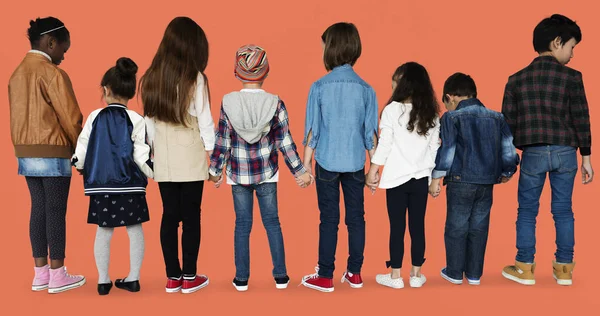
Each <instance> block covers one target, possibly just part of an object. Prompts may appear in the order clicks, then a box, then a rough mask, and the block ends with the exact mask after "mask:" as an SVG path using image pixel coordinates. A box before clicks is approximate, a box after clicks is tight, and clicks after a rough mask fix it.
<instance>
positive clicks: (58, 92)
mask: <svg viewBox="0 0 600 316" xmlns="http://www.w3.org/2000/svg"><path fill="white" fill-rule="evenodd" d="M8 99H9V104H10V132H11V138H12V142H13V145H14V147H15V155H16V156H17V157H20V158H24V157H32V158H71V156H72V155H73V152H74V149H75V146H76V145H77V138H78V137H79V133H80V132H81V129H82V127H81V123H82V120H83V116H82V114H81V111H80V110H79V105H78V104H77V100H76V99H75V93H74V92H73V86H72V85H71V80H70V79H69V76H68V75H67V74H66V73H65V72H64V71H63V70H62V69H60V68H58V67H56V66H55V65H54V64H53V63H52V62H51V61H50V60H49V59H48V58H47V57H46V56H44V55H42V54H38V53H33V52H29V53H28V54H27V55H26V56H25V58H24V59H23V61H22V62H21V64H20V65H19V66H18V67H17V69H16V70H15V72H14V73H13V75H12V76H11V77H10V81H9V83H8Z"/></svg>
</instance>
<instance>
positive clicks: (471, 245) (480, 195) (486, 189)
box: [444, 182, 494, 280]
mask: <svg viewBox="0 0 600 316" xmlns="http://www.w3.org/2000/svg"><path fill="white" fill-rule="evenodd" d="M493 193H494V186H493V185H491V184H490V185H482V184H469V183H463V182H449V183H448V187H447V189H446V199H447V208H448V214H447V216H446V228H445V232H444V242H445V244H446V274H447V275H448V276H449V277H451V278H453V279H456V280H462V279H463V273H464V275H466V277H467V278H469V279H472V280H473V279H479V278H481V276H482V275H483V262H484V258H485V248H486V246H487V240H488V231H489V227H490V210H491V209H492V202H493V196H494V195H493Z"/></svg>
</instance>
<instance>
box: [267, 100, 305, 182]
mask: <svg viewBox="0 0 600 316" xmlns="http://www.w3.org/2000/svg"><path fill="white" fill-rule="evenodd" d="M273 131H274V132H275V145H276V146H277V148H278V149H279V151H281V154H282V155H283V158H284V160H285V164H286V165H287V167H288V168H289V169H290V171H291V172H292V174H293V175H294V177H296V178H300V179H301V180H302V181H303V182H304V183H305V184H306V183H310V174H309V173H308V172H307V170H306V168H304V165H303V164H302V160H301V159H300V155H298V151H297V150H296V143H294V139H293V138H292V133H291V132H290V126H289V119H288V114H287V110H286V108H285V104H284V103H283V101H281V100H280V101H279V104H278V106H277V112H276V113H275V117H274V119H273Z"/></svg>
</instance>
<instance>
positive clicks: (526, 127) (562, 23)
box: [502, 14, 594, 285]
mask: <svg viewBox="0 0 600 316" xmlns="http://www.w3.org/2000/svg"><path fill="white" fill-rule="evenodd" d="M579 42H581V29H580V28H579V26H578V25H577V24H576V23H575V22H573V21H572V20H571V19H569V18H567V17H565V16H562V15H559V14H555V15H552V16H551V17H549V18H546V19H544V20H543V21H541V22H540V23H539V24H538V25H537V27H536V28H535V30H534V32H533V46H534V49H535V50H536V51H537V52H538V53H539V56H538V57H537V58H535V59H534V60H533V62H532V63H531V64H530V65H528V66H527V67H525V68H524V69H522V70H521V71H519V72H517V73H516V74H514V75H512V76H511V77H510V78H509V79H508V83H507V84H506V89H505V91H504V101H503V102H502V113H504V116H505V117H506V121H507V122H508V125H509V126H510V129H511V131H512V132H513V134H514V136H515V141H514V143H515V146H517V148H519V149H521V150H523V162H522V164H521V173H520V176H519V211H518V216H517V249H518V252H517V256H516V263H515V264H514V265H510V266H507V267H505V268H504V270H503V271H502V275H504V277H506V278H507V279H509V280H512V281H515V282H517V283H520V284H524V285H533V284H535V277H534V270H535V260H534V256H535V243H536V239H535V222H536V217H537V215H538V211H539V207H540V204H539V201H540V195H541V194H542V189H543V187H544V183H545V182H546V175H547V174H548V175H549V178H550V184H551V188H552V215H553V218H554V224H555V227H556V246H557V250H556V260H555V261H554V262H553V264H552V265H553V270H554V278H555V279H556V282H557V283H558V284H559V285H571V284H572V283H573V278H572V273H573V268H574V266H575V263H574V262H573V248H574V246H575V228H574V219H573V209H572V204H573V186H574V184H575V176H576V175H577V148H579V153H580V154H581V156H582V164H581V176H582V181H583V184H589V183H591V182H592V179H593V177H594V170H593V169H592V164H591V157H592V155H591V154H592V151H591V146H592V136H591V135H592V134H591V131H590V114H589V109H588V104H587V100H586V96H585V89H584V87H583V79H582V77H581V72H579V71H577V70H574V69H571V68H569V67H567V66H566V64H567V63H568V62H569V61H570V60H571V58H573V49H574V48H575V46H576V45H577V44H578V43H579Z"/></svg>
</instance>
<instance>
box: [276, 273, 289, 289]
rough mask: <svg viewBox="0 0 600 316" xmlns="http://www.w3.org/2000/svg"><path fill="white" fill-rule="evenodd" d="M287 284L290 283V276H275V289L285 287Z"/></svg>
mask: <svg viewBox="0 0 600 316" xmlns="http://www.w3.org/2000/svg"><path fill="white" fill-rule="evenodd" d="M288 284H290V277H289V276H287V275H286V276H284V277H281V278H275V287H276V288H277V289H280V290H283V289H286V288H287V286H288Z"/></svg>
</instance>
